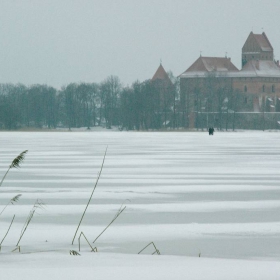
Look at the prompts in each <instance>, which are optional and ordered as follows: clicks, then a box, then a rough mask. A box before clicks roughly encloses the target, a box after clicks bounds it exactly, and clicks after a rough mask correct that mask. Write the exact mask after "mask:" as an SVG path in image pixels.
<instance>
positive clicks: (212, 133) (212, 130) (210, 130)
mask: <svg viewBox="0 0 280 280" xmlns="http://www.w3.org/2000/svg"><path fill="white" fill-rule="evenodd" d="M208 131H209V135H214V131H215V130H214V127H209V130H208Z"/></svg>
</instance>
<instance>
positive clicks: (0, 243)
mask: <svg viewBox="0 0 280 280" xmlns="http://www.w3.org/2000/svg"><path fill="white" fill-rule="evenodd" d="M15 216H16V215H14V217H13V219H12V221H11V223H10V226H9V228H8V230H7V232H6V234H5V236H4V237H3V239H2V241H1V242H0V251H1V246H2V243H3V242H4V240H5V238H6V236H7V235H8V233H9V231H10V228H11V226H12V224H13V222H14V219H15Z"/></svg>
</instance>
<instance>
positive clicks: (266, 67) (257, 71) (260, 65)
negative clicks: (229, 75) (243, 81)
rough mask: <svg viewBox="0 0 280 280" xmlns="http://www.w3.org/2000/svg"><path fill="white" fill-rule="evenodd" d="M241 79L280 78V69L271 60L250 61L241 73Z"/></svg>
mask: <svg viewBox="0 0 280 280" xmlns="http://www.w3.org/2000/svg"><path fill="white" fill-rule="evenodd" d="M238 76H240V77H278V78H279V77H280V68H279V67H278V66H277V65H276V63H275V62H274V61H270V60H250V61H248V62H247V63H246V64H245V65H244V66H243V68H242V69H241V71H240V72H239V75H238Z"/></svg>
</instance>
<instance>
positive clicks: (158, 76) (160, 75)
mask: <svg viewBox="0 0 280 280" xmlns="http://www.w3.org/2000/svg"><path fill="white" fill-rule="evenodd" d="M155 80H167V81H169V82H171V80H170V78H169V77H168V75H167V73H166V71H165V70H164V68H163V66H162V65H161V64H160V66H159V67H158V69H157V71H156V73H155V74H154V76H153V78H152V81H155Z"/></svg>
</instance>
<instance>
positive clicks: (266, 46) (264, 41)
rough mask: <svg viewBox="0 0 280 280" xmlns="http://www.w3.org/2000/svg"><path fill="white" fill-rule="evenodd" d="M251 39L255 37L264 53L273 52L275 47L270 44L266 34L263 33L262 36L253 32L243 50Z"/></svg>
mask: <svg viewBox="0 0 280 280" xmlns="http://www.w3.org/2000/svg"><path fill="white" fill-rule="evenodd" d="M250 37H253V38H254V39H255V41H256V43H257V44H258V46H259V47H260V49H261V50H262V51H264V52H265V51H267V52H271V51H273V47H272V45H271V44H270V42H269V40H268V38H267V36H266V34H265V33H264V32H263V33H262V34H254V33H253V32H251V33H250V34H249V36H248V38H247V40H246V42H245V44H244V46H243V48H244V47H245V45H246V44H247V41H248V40H249V39H250Z"/></svg>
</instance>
